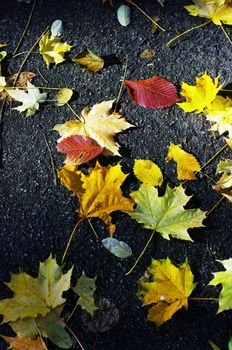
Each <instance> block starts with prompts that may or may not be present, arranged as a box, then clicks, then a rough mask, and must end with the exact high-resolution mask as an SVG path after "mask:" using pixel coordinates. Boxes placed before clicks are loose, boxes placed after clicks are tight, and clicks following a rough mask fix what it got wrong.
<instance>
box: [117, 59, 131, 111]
mask: <svg viewBox="0 0 232 350" xmlns="http://www.w3.org/2000/svg"><path fill="white" fill-rule="evenodd" d="M127 64H128V55H126V62H125V69H124V73H123V77H122V79H121V80H120V81H121V85H120V89H119V92H118V97H117V100H116V103H115V108H114V112H116V110H117V108H118V103H119V100H120V98H121V94H122V89H123V87H124V81H125V79H126V73H127Z"/></svg>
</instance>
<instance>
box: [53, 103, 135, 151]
mask: <svg viewBox="0 0 232 350" xmlns="http://www.w3.org/2000/svg"><path fill="white" fill-rule="evenodd" d="M113 102H114V100H111V101H103V102H101V103H99V104H95V105H94V106H93V107H92V109H91V110H89V109H88V107H85V108H84V109H83V111H82V116H83V117H84V120H85V121H84V122H80V121H77V120H69V121H67V122H66V123H64V124H56V125H55V126H54V128H53V130H56V131H58V132H59V133H60V136H61V138H60V139H59V140H58V141H61V140H63V139H64V138H66V137H68V136H72V135H81V136H85V137H89V138H91V139H93V140H95V141H96V142H97V143H98V145H99V146H101V147H103V148H105V149H106V151H107V153H108V154H110V155H120V154H119V152H118V150H119V144H118V143H117V142H115V141H114V136H115V134H117V133H119V132H121V131H124V130H126V129H128V128H131V127H133V125H132V124H130V123H128V122H126V120H125V118H124V117H122V116H121V115H120V114H119V113H116V112H111V109H112V105H113ZM106 151H105V152H106ZM105 152H104V153H105Z"/></svg>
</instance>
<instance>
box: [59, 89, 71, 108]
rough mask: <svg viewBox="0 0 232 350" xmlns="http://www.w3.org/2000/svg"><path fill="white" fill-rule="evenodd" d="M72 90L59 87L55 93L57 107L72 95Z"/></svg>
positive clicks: (62, 104)
mask: <svg viewBox="0 0 232 350" xmlns="http://www.w3.org/2000/svg"><path fill="white" fill-rule="evenodd" d="M72 95H73V91H72V90H71V89H68V88H63V89H60V90H59V92H58V94H57V95H56V105H57V106H58V107H61V106H64V105H65V104H66V103H67V102H68V101H69V100H70V99H71V97H72Z"/></svg>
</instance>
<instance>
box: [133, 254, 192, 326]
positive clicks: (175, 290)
mask: <svg viewBox="0 0 232 350" xmlns="http://www.w3.org/2000/svg"><path fill="white" fill-rule="evenodd" d="M148 273H149V274H150V276H151V278H152V280H153V281H152V282H145V281H143V280H141V281H140V283H139V285H140V288H139V290H138V293H137V294H138V295H139V297H140V298H141V299H142V302H143V305H142V306H147V305H152V306H151V308H150V309H149V311H148V317H147V319H148V320H149V321H152V322H155V323H156V324H157V325H161V324H162V323H164V322H166V321H168V320H170V319H171V318H172V316H173V314H174V313H175V312H177V311H178V310H180V309H181V308H182V307H184V308H185V309H187V308H188V297H189V295H190V294H191V293H192V291H193V289H194V288H195V286H196V284H195V283H193V279H194V276H193V274H192V272H191V269H190V266H189V264H188V262H187V261H185V262H184V263H183V264H182V265H181V266H180V267H179V268H177V267H176V266H175V265H173V264H172V262H171V260H170V259H168V258H167V259H165V260H155V259H152V263H151V265H150V267H149V268H148Z"/></svg>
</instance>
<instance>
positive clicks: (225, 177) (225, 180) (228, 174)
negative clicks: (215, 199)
mask: <svg viewBox="0 0 232 350" xmlns="http://www.w3.org/2000/svg"><path fill="white" fill-rule="evenodd" d="M216 172H217V174H221V173H223V174H222V176H221V178H220V179H219V180H218V181H217V183H216V185H214V186H213V189H214V190H215V191H217V192H218V193H219V194H221V195H222V196H224V197H225V198H227V199H228V200H229V201H230V202H232V160H231V159H225V160H221V161H220V162H219V164H218V166H217V171H216Z"/></svg>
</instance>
